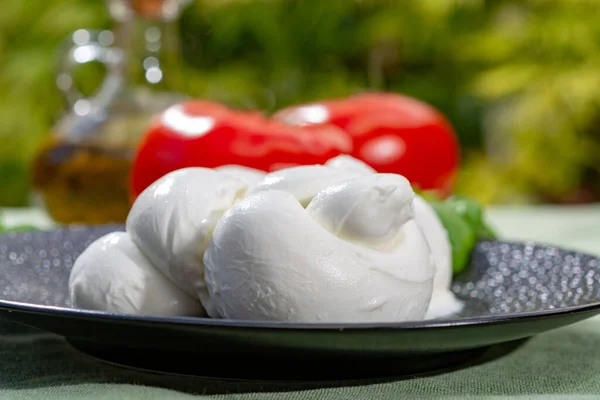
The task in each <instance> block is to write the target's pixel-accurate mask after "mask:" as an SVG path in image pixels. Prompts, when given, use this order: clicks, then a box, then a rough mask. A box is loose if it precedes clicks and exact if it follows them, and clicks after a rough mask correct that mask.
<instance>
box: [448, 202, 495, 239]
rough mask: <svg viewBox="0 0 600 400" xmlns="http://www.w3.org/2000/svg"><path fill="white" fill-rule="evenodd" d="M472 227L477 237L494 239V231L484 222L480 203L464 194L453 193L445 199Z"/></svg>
mask: <svg viewBox="0 0 600 400" xmlns="http://www.w3.org/2000/svg"><path fill="white" fill-rule="evenodd" d="M445 202H446V203H447V204H448V205H449V206H450V207H451V208H452V209H453V210H454V211H455V212H456V213H458V214H459V215H460V216H461V217H462V218H463V219H464V220H465V221H466V222H467V223H468V224H469V226H471V228H472V229H474V230H475V233H476V235H477V239H496V238H497V237H498V236H497V234H496V232H495V231H494V230H493V229H492V228H491V227H490V226H489V225H488V224H487V223H486V221H485V217H484V211H483V207H482V206H481V204H479V203H477V202H476V201H475V200H474V199H472V198H470V197H465V196H458V195H454V196H452V197H450V198H449V199H447V200H446V201H445Z"/></svg>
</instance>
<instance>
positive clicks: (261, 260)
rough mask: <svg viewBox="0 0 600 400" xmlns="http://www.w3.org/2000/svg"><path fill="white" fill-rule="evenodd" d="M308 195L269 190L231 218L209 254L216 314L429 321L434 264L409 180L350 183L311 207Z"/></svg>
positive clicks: (322, 194)
mask: <svg viewBox="0 0 600 400" xmlns="http://www.w3.org/2000/svg"><path fill="white" fill-rule="evenodd" d="M324 168H325V169H327V168H326V167H324ZM267 179H268V176H267ZM304 193H306V192H303V193H300V196H298V197H300V200H299V199H298V197H295V196H294V195H292V194H290V193H288V192H285V191H282V190H276V189H270V190H266V189H265V188H264V187H263V189H261V190H256V191H254V194H251V195H249V196H248V197H246V198H244V199H242V200H240V201H239V202H237V203H236V204H235V205H234V206H233V207H232V208H231V209H230V210H228V211H227V212H226V213H225V214H224V216H223V217H222V218H221V220H220V221H219V222H218V224H217V226H216V228H215V230H214V232H213V235H212V238H211V243H210V245H209V247H208V249H207V250H206V252H205V254H204V265H205V279H206V285H207V287H208V291H209V293H210V296H209V300H210V302H211V306H209V309H210V310H213V312H214V314H213V313H212V312H209V315H211V316H212V317H221V318H232V319H247V320H272V321H273V320H275V321H296V322H361V321H362V322H366V321H369V322H381V321H406V320H419V319H423V317H424V316H425V312H426V311H427V306H428V304H429V300H430V297H431V291H432V286H433V274H434V265H433V261H432V258H431V253H430V251H429V248H428V245H427V241H426V240H425V238H424V236H423V234H422V232H421V230H420V229H419V227H418V225H417V223H416V221H415V220H414V214H413V208H412V200H413V197H414V193H413V191H412V189H411V187H410V184H409V183H408V181H407V180H406V179H405V178H404V177H402V176H399V175H392V174H375V175H369V176H358V177H354V178H350V179H346V180H343V181H341V182H338V183H335V184H332V185H328V186H326V187H325V188H324V189H323V190H321V191H319V192H318V193H316V196H314V198H312V200H310V201H309V203H308V206H307V207H306V209H305V208H304V207H303V205H302V200H304V199H305V198H306V197H305V195H304ZM296 194H297V195H298V193H297V192H296Z"/></svg>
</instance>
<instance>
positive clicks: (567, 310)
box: [0, 223, 600, 332]
mask: <svg viewBox="0 0 600 400" xmlns="http://www.w3.org/2000/svg"><path fill="white" fill-rule="evenodd" d="M106 228H109V229H110V228H112V229H115V230H125V225H124V224H119V223H108V224H89V225H88V224H72V225H68V226H58V227H53V228H49V229H38V230H35V231H24V232H14V231H13V232H3V233H0V238H1V237H3V236H7V237H11V238H14V237H16V236H19V235H24V234H29V235H31V234H34V235H35V234H40V233H46V234H49V233H50V234H51V233H55V232H59V231H81V230H96V229H102V230H104V229H106ZM494 242H497V243H501V244H509V245H510V244H518V245H534V246H546V247H552V248H554V249H556V250H558V251H566V252H572V253H576V254H580V255H582V256H587V257H592V258H594V259H596V260H598V261H599V262H600V256H598V255H594V254H590V253H586V252H583V251H580V250H576V249H570V248H567V247H562V246H557V245H555V244H551V243H544V242H538V241H532V240H510V239H508V240H507V239H502V238H499V239H484V240H479V241H478V242H477V245H478V246H479V245H481V244H482V243H494ZM592 311H599V313H600V301H597V302H593V303H587V304H582V305H576V306H567V307H560V308H554V309H547V310H536V311H527V312H513V313H506V314H496V315H486V316H478V317H464V318H451V319H449V318H440V319H431V320H418V321H402V322H358V323H352V322H335V323H331V322H289V321H257V320H240V319H221V318H208V317H193V316H187V317H186V316H161V315H140V314H124V313H112V312H106V311H98V310H87V309H80V308H70V307H59V306H49V305H43V304H35V303H26V302H17V301H10V300H4V299H0V312H8V313H12V312H18V313H28V314H44V315H49V316H56V317H61V318H65V317H66V318H76V319H80V318H84V319H93V320H97V321H101V322H106V321H118V322H123V323H143V324H154V325H161V324H170V325H180V326H201V327H205V328H214V329H218V328H222V329H231V328H237V329H239V328H244V329H254V330H268V331H269V330H287V331H303V332H306V331H317V332H332V331H358V332H362V331H372V330H393V331H397V330H411V331H414V330H420V331H423V330H430V329H441V328H442V329H450V328H458V327H466V326H494V325H503V324H509V323H516V322H529V321H532V320H536V319H546V318H555V317H560V316H566V315H569V314H581V313H587V312H592Z"/></svg>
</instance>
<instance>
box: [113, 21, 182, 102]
mask: <svg viewBox="0 0 600 400" xmlns="http://www.w3.org/2000/svg"><path fill="white" fill-rule="evenodd" d="M116 22H117V26H116V27H115V34H116V35H115V45H116V46H118V47H120V48H121V49H123V52H124V63H123V70H122V74H123V77H124V79H125V82H127V84H128V85H133V86H143V87H146V88H149V89H152V90H160V91H170V90H173V87H174V83H173V78H174V76H173V75H174V74H175V73H177V72H178V71H179V69H180V67H181V52H180V48H179V37H178V19H177V18H169V19H147V18H143V17H141V16H139V15H135V14H134V15H132V16H131V18H128V19H127V20H124V21H116Z"/></svg>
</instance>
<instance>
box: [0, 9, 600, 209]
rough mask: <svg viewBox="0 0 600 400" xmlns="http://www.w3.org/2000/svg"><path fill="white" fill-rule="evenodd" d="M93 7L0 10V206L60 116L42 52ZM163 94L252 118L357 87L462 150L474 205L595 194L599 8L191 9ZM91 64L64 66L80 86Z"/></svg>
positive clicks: (15, 201)
mask: <svg viewBox="0 0 600 400" xmlns="http://www.w3.org/2000/svg"><path fill="white" fill-rule="evenodd" d="M113 24H114V21H113V19H112V18H111V16H110V15H109V13H108V11H107V7H106V4H105V2H104V1H102V0H44V1H39V0H13V1H4V2H3V4H2V13H0V91H1V96H0V185H1V187H2V189H1V190H0V206H7V207H16V206H24V205H27V204H29V202H30V198H31V196H30V193H31V188H30V184H29V182H30V175H31V169H32V167H31V165H32V164H31V163H32V159H33V157H34V155H35V154H36V151H38V149H39V147H40V146H41V145H42V143H44V141H45V140H46V139H47V137H48V135H50V134H51V131H52V129H53V127H54V126H55V124H56V121H57V120H58V119H60V118H61V116H62V115H63V114H64V113H66V112H67V111H68V107H67V103H66V101H65V99H64V96H63V95H62V94H61V93H60V91H59V90H58V89H57V57H58V56H57V52H58V49H59V48H60V46H61V43H63V41H64V39H65V37H67V36H69V35H71V34H72V32H74V31H76V30H78V29H81V28H89V29H111V28H112V26H113ZM177 36H178V38H179V40H180V43H179V46H180V48H181V54H182V59H183V64H182V65H179V66H178V67H176V68H174V69H173V70H168V66H167V67H166V68H167V70H166V71H165V74H166V75H167V74H168V75H169V76H170V77H172V78H173V79H172V80H171V82H172V85H173V89H175V90H176V91H179V92H181V93H184V94H186V95H188V96H192V97H202V98H207V99H212V100H218V101H223V102H225V103H227V104H230V105H232V106H235V107H239V108H248V109H250V108H260V109H262V110H264V111H265V112H267V113H271V112H274V111H275V110H276V109H280V108H282V107H285V106H288V105H292V104H294V103H299V102H307V101H314V100H317V99H322V98H329V97H338V96H345V95H349V94H351V93H354V92H356V91H358V90H362V89H364V88H372V89H377V90H388V91H395V92H401V93H405V94H408V95H410V96H414V97H417V98H419V99H422V100H424V101H426V102H429V103H431V104H432V105H434V106H435V107H437V108H438V109H439V110H440V111H441V112H442V113H444V114H445V115H446V116H447V117H448V119H449V120H450V121H451V123H452V124H453V125H454V128H455V129H456V132H457V134H458V136H459V139H460V143H461V147H462V167H461V172H460V176H459V180H458V183H457V189H456V191H457V192H458V193H460V194H466V195H469V196H473V197H475V198H476V199H478V200H479V201H481V202H483V203H485V204H498V203H503V204H508V203H581V202H594V201H599V200H600V151H599V146H600V90H598V88H600V7H598V2H597V1H594V0H590V1H584V0H581V1H573V0H554V1H542V0H537V1H535V0H530V1H526V0H519V1H509V0H490V1H485V0H414V1H409V0H404V1H391V0H386V1H384V0H379V1H377V0H362V1H349V0H339V1H338V0H328V1H324V0H302V1H289V0H269V1H266V0H265V1H259V0H194V1H191V2H190V4H189V5H188V6H187V7H186V8H185V9H184V11H183V13H182V15H181V16H180V18H179V20H178V31H177ZM104 73H105V71H104V70H103V67H102V66H101V65H94V64H89V65H85V66H83V67H81V68H78V69H77V71H76V75H75V80H76V82H77V85H78V88H79V90H80V91H81V92H83V93H86V94H90V93H93V92H94V90H96V89H97V88H98V85H100V83H101V82H102V80H103V77H104Z"/></svg>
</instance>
